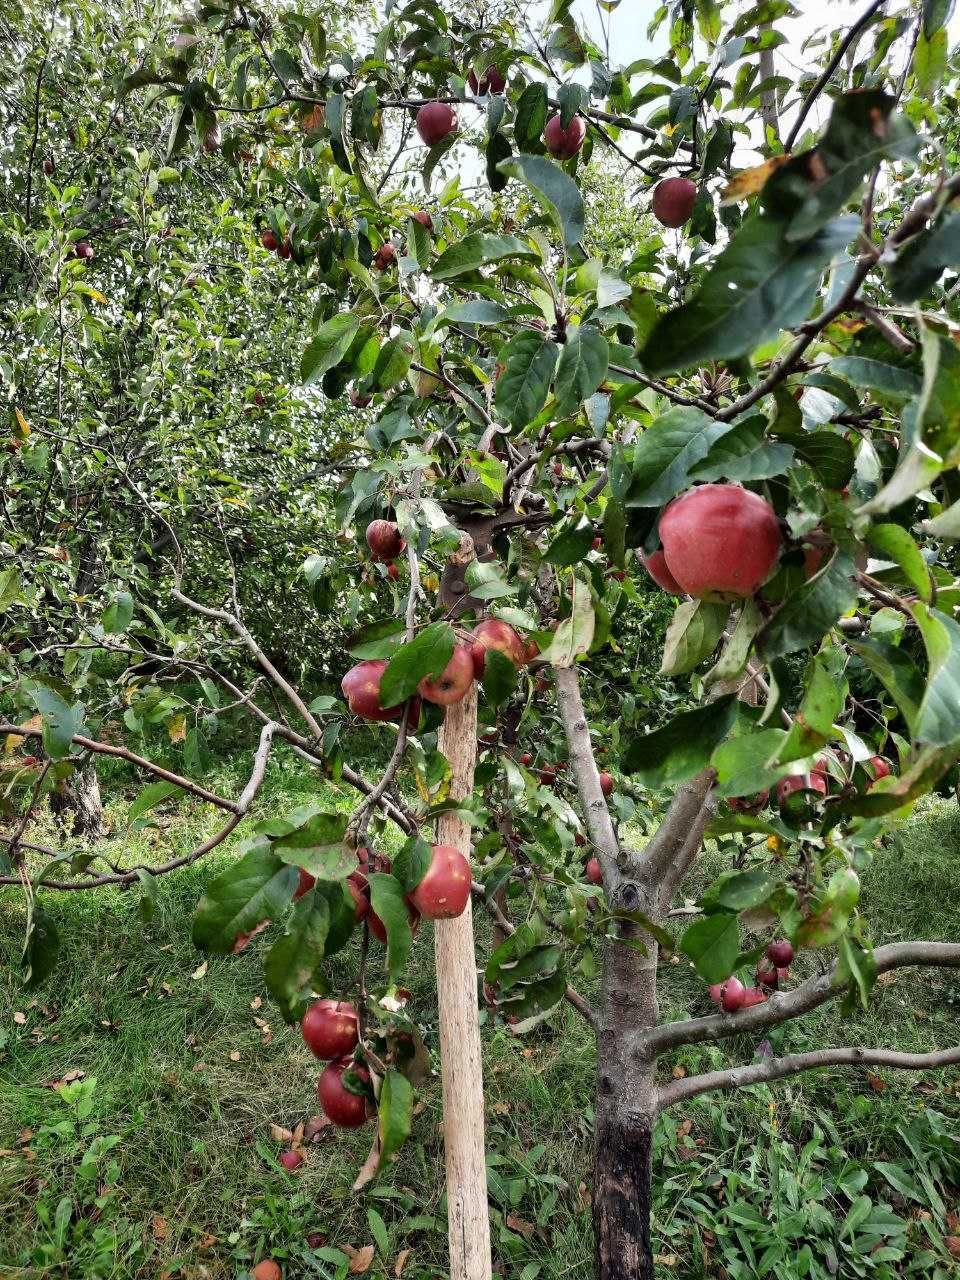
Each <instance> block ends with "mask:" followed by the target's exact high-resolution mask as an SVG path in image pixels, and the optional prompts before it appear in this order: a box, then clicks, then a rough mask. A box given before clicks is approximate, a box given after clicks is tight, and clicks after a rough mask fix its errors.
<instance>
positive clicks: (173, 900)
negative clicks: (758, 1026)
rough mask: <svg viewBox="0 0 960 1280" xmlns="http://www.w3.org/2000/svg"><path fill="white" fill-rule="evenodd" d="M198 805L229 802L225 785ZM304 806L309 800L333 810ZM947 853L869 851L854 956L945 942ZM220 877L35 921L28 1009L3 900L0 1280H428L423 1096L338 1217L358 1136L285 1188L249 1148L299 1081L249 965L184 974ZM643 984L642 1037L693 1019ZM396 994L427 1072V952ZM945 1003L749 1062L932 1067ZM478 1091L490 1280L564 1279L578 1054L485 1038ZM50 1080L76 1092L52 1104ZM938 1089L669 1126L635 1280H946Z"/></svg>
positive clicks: (899, 1008)
mask: <svg viewBox="0 0 960 1280" xmlns="http://www.w3.org/2000/svg"><path fill="white" fill-rule="evenodd" d="M221 782H222V785H223V787H224V789H228V788H230V787H231V786H233V785H235V784H236V778H233V777H232V776H231V769H230V766H229V763H227V764H226V765H224V777H223V779H222V780H221ZM329 790H330V795H329V796H328V797H327V796H325V797H324V799H329V800H330V802H331V803H336V804H339V805H343V804H345V803H347V802H348V801H347V798H346V797H345V795H344V793H343V792H336V791H335V790H334V789H333V788H329ZM308 796H309V797H315V796H316V783H315V781H314V780H313V779H312V778H307V777H306V776H305V775H303V774H301V773H300V772H299V770H298V769H297V768H296V767H295V766H293V765H287V766H285V765H284V764H283V763H282V762H278V763H277V764H274V765H271V770H270V774H269V776H268V781H267V785H266V787H265V790H264V793H263V796H262V798H261V801H260V806H261V808H262V810H263V811H264V812H277V811H280V810H282V809H283V808H289V807H292V806H293V805H294V804H296V803H299V802H301V801H303V800H304V799H306V798H307V797H308ZM198 830H199V826H198V822H197V820H195V819H194V820H192V821H190V822H180V823H177V824H176V825H174V826H172V827H171V828H170V829H169V830H167V831H166V832H165V833H164V836H163V838H164V840H165V841H166V842H169V843H172V844H174V845H177V846H179V845H183V846H185V847H186V846H188V843H189V842H190V841H191V840H192V839H193V838H194V837H195V836H196V835H197V833H198ZM117 838H118V840H120V839H121V838H122V839H125V840H126V842H127V843H128V844H131V843H132V844H133V845H134V846H135V847H134V848H133V849H131V850H130V853H134V854H144V853H146V852H148V850H147V849H146V848H141V847H139V846H153V845H154V844H155V842H156V840H157V838H158V837H157V833H155V832H151V831H149V830H148V831H145V832H141V833H138V834H137V835H135V836H132V837H129V838H128V837H121V836H118V837H117ZM958 849H960V814H958V812H957V809H956V807H955V806H952V805H951V806H947V805H942V806H939V807H936V808H934V809H932V810H931V811H930V812H929V813H927V814H925V815H924V816H922V817H920V818H916V819H914V820H913V822H911V824H909V825H908V826H906V827H904V828H903V829H902V830H901V832H900V833H899V834H898V836H897V837H896V839H895V840H894V841H892V842H891V843H890V844H889V846H888V847H886V848H885V849H883V850H880V851H878V853H877V856H876V861H875V865H874V867H873V868H872V870H871V872H870V873H869V874H868V875H867V876H866V877H865V885H866V891H867V892H866V903H865V906H866V911H867V914H868V916H869V918H870V919H871V921H872V924H873V928H874V932H875V940H876V941H884V940H890V939H895V938H901V937H903V938H905V937H911V936H917V937H927V938H956V937H958V936H960V893H958V889H960V865H958V862H957V857H956V855H957V851H958ZM153 852H154V857H156V849H155V848H154V850H153ZM229 857H230V851H229V847H228V848H227V849H226V850H225V851H224V852H223V853H221V854H218V855H215V857H213V858H211V859H208V860H207V861H206V862H204V863H201V864H199V865H198V866H196V867H194V868H190V869H188V870H186V871H184V872H182V873H178V874H177V875H175V876H169V877H167V878H166V879H165V880H163V881H161V882H160V884H159V885H158V891H157V902H156V910H155V914H154V916H153V918H152V919H151V920H149V921H147V922H144V921H143V920H142V919H141V917H140V911H139V900H140V893H139V891H138V890H136V891H132V892H126V893H124V892H118V891H113V890H108V891H104V892H101V893H99V894H97V895H91V894H58V895H54V894H50V895H47V897H48V902H50V903H51V908H52V910H53V911H54V912H55V915H56V920H57V924H58V927H59V929H60V932H61V935H62V938H63V950H64V954H63V958H62V961H61V965H60V968H59V969H58V971H57V973H56V976H55V978H54V979H53V980H52V981H51V982H50V983H48V984H47V985H46V986H44V987H43V988H41V989H40V990H39V991H38V992H36V993H32V994H31V993H25V992H24V991H23V989H22V987H21V985H20V982H19V977H18V974H17V964H16V961H17V959H18V948H19V945H20V937H21V935H22V928H23V909H22V901H21V898H20V895H19V894H18V893H17V892H15V891H12V890H10V891H5V892H4V893H3V894H2V896H0V948H2V951H3V953H4V954H5V958H6V959H7V960H8V961H9V964H8V966H7V968H6V970H5V973H4V977H3V987H2V1002H3V1010H2V1030H0V1148H2V1149H3V1152H4V1154H2V1155H0V1208H2V1212H0V1280H8V1277H9V1278H12V1277H17V1278H18V1280H26V1278H30V1280H33V1278H34V1277H47V1276H50V1277H68V1278H69V1280H100V1278H101V1277H102V1278H104V1280H106V1278H107V1277H111V1278H112V1277H123V1278H124V1280H127V1278H130V1280H133V1278H138V1280H139V1278H140V1277H143V1278H149V1280H160V1278H161V1277H164V1278H169V1280H179V1278H181V1277H182V1278H183V1280H187V1278H188V1277H190V1278H191V1280H194V1278H195V1280H201V1278H202V1280H226V1278H228V1277H229V1278H230V1280H240V1278H241V1277H244V1276H245V1275H246V1274H247V1269H248V1267H249V1266H250V1265H251V1263H252V1262H253V1261H254V1260H255V1259H257V1258H260V1257H264V1256H272V1257H275V1258H277V1259H279V1260H280V1261H281V1262H282V1263H283V1266H284V1276H285V1277H286V1280H291V1278H292V1277H299V1276H305V1277H307V1276H328V1277H332V1276H337V1275H342V1274H344V1272H345V1268H346V1261H345V1255H344V1253H343V1250H344V1249H346V1248H347V1247H349V1248H352V1249H360V1248H362V1247H363V1246H366V1245H372V1246H373V1247H374V1258H373V1261H372V1262H371V1264H370V1267H369V1270H368V1271H367V1274H368V1275H370V1276H386V1275H393V1274H394V1272H395V1268H396V1265H397V1262H398V1259H399V1258H401V1257H402V1255H403V1251H404V1250H409V1251H410V1252H409V1254H408V1255H407V1257H406V1263H405V1266H404V1268H403V1271H402V1274H403V1275H404V1276H405V1277H408V1278H412V1280H428V1278H429V1280H434V1278H435V1277H437V1276H441V1275H443V1274H445V1208H444V1204H443V1151H442V1145H441V1140H440V1131H439V1125H440V1111H439V1084H438V1082H436V1081H434V1082H431V1083H430V1084H429V1085H428V1086H427V1087H426V1088H425V1089H424V1090H422V1092H421V1097H420V1101H421V1104H422V1109H421V1110H420V1111H419V1113H418V1114H417V1116H416V1119H415V1127H414V1135H413V1138H412V1140H411V1141H410V1142H409V1143H408V1144H407V1146H406V1147H405V1148H404V1150H403V1152H402V1154H401V1156H400V1158H399V1160H398V1161H397V1163H396V1164H395V1165H394V1166H393V1167H392V1168H391V1170H390V1171H389V1173H388V1174H386V1175H385V1176H384V1177H383V1178H382V1179H381V1180H380V1181H379V1182H378V1183H376V1184H375V1185H374V1186H373V1187H372V1188H371V1189H368V1191H367V1192H365V1193H364V1194H362V1195H355V1194H352V1193H351V1191H350V1187H351V1183H352V1181H353V1178H354V1176H355V1173H356V1170H357V1168H358V1166H359V1165H360V1163H361V1162H362V1159H363V1157H364V1155H365V1154H366V1152H365V1145H366V1143H368V1142H369V1137H370V1134H369V1132H366V1131H364V1132H361V1134H360V1135H351V1134H345V1133H343V1132H336V1133H331V1132H330V1131H329V1130H324V1131H323V1132H322V1133H321V1135H320V1138H319V1141H318V1142H317V1143H316V1145H314V1146H312V1147H311V1149H310V1153H309V1156H308V1159H307V1161H306V1163H305V1165H304V1166H303V1167H302V1169H301V1170H300V1171H299V1172H298V1173H297V1174H295V1175H290V1174H288V1173H287V1172H286V1171H284V1170H283V1169H282V1168H281V1166H280V1165H279V1164H278V1162H277V1159H276V1156H277V1153H278V1151H279V1149H280V1148H279V1145H278V1143H277V1141H276V1140H274V1139H273V1138H272V1137H271V1125H280V1126H282V1127H286V1128H292V1127H294V1126H295V1125H296V1124H297V1123H298V1122H299V1121H301V1120H304V1119H306V1118H308V1117H309V1116H311V1115H313V1114H315V1112H316V1111H317V1107H316V1103H315V1097H314V1094H313V1086H314V1081H315V1079H316V1076H317V1064H316V1062H315V1061H314V1060H313V1059H312V1058H311V1056H310V1054H309V1053H308V1052H307V1051H306V1050H305V1048H304V1047H303V1046H302V1043H301V1042H300V1040H299V1037H298V1035H297V1034H296V1030H295V1029H294V1030H291V1029H289V1028H287V1027H285V1026H284V1024H283V1023H282V1021H281V1020H280V1018H279V1017H278V1016H277V1013H276V1010H275V1009H274V1008H272V1007H271V1005H270V1002H269V1000H268V999H267V998H266V995H265V991H264V986H263V978H262V967H261V956H262V951H263V949H264V946H265V945H267V944H265V943H264V941H263V940H262V939H257V940H256V941H255V942H254V943H253V944H252V945H251V946H250V947H249V948H248V949H247V950H246V951H245V952H243V953H242V954H240V955H238V956H234V957H228V958H224V959H219V958H212V959H210V961H209V963H208V964H207V965H206V967H205V968H203V967H202V966H201V960H202V957H200V956H199V955H198V953H197V952H196V950H195V949H194V947H193V945H192V943H191V941H190V936H189V923H190V913H191V911H192V909H193V907H194V905H195V904H196V901H197V899H198V898H199V896H200V893H201V892H202V887H203V884H204V882H205V881H206V880H207V879H208V878H209V877H210V875H211V873H212V870H213V869H214V866H215V865H217V862H218V861H219V862H222V861H225V860H227V859H229ZM480 927H481V934H482V936H481V938H480V948H481V953H482V954H484V955H485V954H486V953H487V952H488V950H489V946H488V938H487V937H486V936H485V925H481V926H480ZM354 964H355V954H354V953H352V952H348V953H346V954H345V956H344V957H342V958H338V961H337V964H336V966H335V968H334V971H333V973H332V980H333V985H334V987H335V988H337V987H342V988H343V989H344V990H346V989H348V988H349V985H350V982H351V975H352V973H353V971H354V970H353V966H354ZM662 974H663V981H662V988H663V995H662V1012H663V1016H664V1017H679V1016H683V1015H684V1014H685V1013H686V1012H688V1011H689V1012H694V1011H697V1010H702V1009H703V1008H704V1003H703V991H702V985H701V984H700V983H699V980H698V979H697V978H696V977H695V975H693V973H692V972H691V971H690V969H689V968H688V967H687V966H686V964H681V963H671V962H670V961H666V962H664V964H663V966H662ZM410 985H411V989H412V991H413V1006H414V1007H415V1008H416V1009H417V1010H418V1011H419V1017H420V1019H421V1021H422V1023H423V1026H424V1030H425V1032H426V1036H427V1042H428V1044H429V1045H430V1046H431V1048H433V1049H435V1047H436V1039H435V1034H434V1024H435V1002H434V991H433V978H432V946H431V937H430V932H429V928H428V927H425V928H424V929H423V930H422V931H421V934H420V938H419V941H418V943H417V946H416V949H415V954H414V965H413V967H412V972H411V975H410ZM958 1002H960V984H958V982H957V980H956V978H954V977H953V976H952V975H950V974H942V973H939V972H937V971H932V972H927V973H924V974H919V973H906V972H905V973H902V974H898V975H896V977H895V979H894V980H893V981H892V982H890V983H885V984H883V985H882V986H881V987H880V988H879V990H878V992H877V997H876V1000H875V1003H874V1005H873V1006H872V1007H871V1009H870V1010H869V1011H868V1012H867V1013H865V1014H860V1015H857V1017H856V1018H853V1019H851V1018H848V1017H845V1016H844V1015H843V1014H842V1013H841V1012H840V1011H839V1010H838V1009H836V1008H831V1009H828V1010H823V1011H820V1012H818V1013H817V1014H815V1015H813V1016H812V1017H811V1018H808V1019H806V1020H805V1021H804V1022H803V1023H802V1024H799V1025H794V1026H792V1027H789V1028H786V1029H782V1030H781V1031H779V1032H778V1033H777V1037H778V1038H775V1037H772V1039H774V1044H775V1047H776V1048H777V1049H781V1048H783V1049H791V1050H792V1049H800V1048H803V1047H812V1046H815V1045H817V1044H819V1043H854V1042H861V1043H867V1044H886V1045H891V1046H897V1047H903V1048H917V1049H926V1048H932V1047H935V1046H942V1045H947V1044H950V1043H956V1042H957V1037H958V1035H960V1014H958ZM21 1015H22V1016H21ZM754 1047H755V1046H754V1045H752V1044H746V1043H743V1044H740V1043H736V1042H735V1043H733V1044H732V1045H728V1046H726V1047H725V1048H724V1049H722V1050H721V1049H717V1048H713V1047H707V1048H702V1049H701V1048H697V1049H687V1050H684V1051H682V1052H680V1053H678V1054H677V1055H676V1056H675V1057H674V1058H672V1059H671V1060H670V1061H669V1062H667V1063H665V1069H666V1070H668V1071H669V1070H670V1069H676V1070H677V1071H687V1072H692V1071H694V1070H699V1069H702V1068H703V1067H705V1066H708V1065H712V1064H714V1063H719V1062H720V1061H722V1060H724V1058H725V1057H726V1055H728V1054H732V1055H734V1056H735V1057H738V1058H739V1059H740V1060H742V1061H749V1060H750V1059H751V1057H752V1055H753V1052H754ZM484 1070H485V1079H486V1091H487V1102H488V1117H489V1128H488V1155H489V1161H490V1169H491V1196H492V1207H493V1210H494V1214H493V1230H494V1249H495V1256H496V1269H497V1272H498V1274H499V1275H500V1276H502V1277H503V1278H504V1280H507V1278H508V1277H509V1278H510V1280H515V1278H519V1280H537V1278H539V1280H559V1278H560V1277H579V1276H583V1275H585V1274H588V1273H589V1269H590V1256H591V1238H590V1224H589V1215H588V1212H587V1196H588V1192H587V1186H588V1184H589V1179H590V1144H591V1136H590V1131H591V1115H592V1113H591V1105H592V1104H591V1095H592V1085H593V1071H594V1052H593V1046H592V1042H591V1040H590V1037H589V1036H588V1035H587V1034H586V1032H585V1029H584V1027H583V1025H582V1024H581V1023H580V1021H579V1019H577V1017H576V1015H575V1014H574V1013H573V1011H572V1010H569V1009H568V1008H566V1007H562V1008H561V1009H559V1010H558V1011H557V1013H556V1015H555V1016H554V1018H553V1019H552V1021H551V1022H550V1023H549V1024H547V1025H546V1026H545V1027H542V1028H540V1029H539V1030H538V1031H537V1032H536V1033H534V1034H533V1036H531V1037H530V1038H528V1039H527V1040H518V1039H516V1038H514V1037H513V1036H511V1035H509V1034H507V1033H506V1032H505V1031H504V1030H503V1029H502V1028H496V1027H492V1026H491V1027H487V1028H486V1030H485V1037H484ZM74 1073H82V1075H81V1074H77V1075H76V1078H74V1079H73V1080H72V1082H69V1081H70V1078H71V1076H72V1075H74ZM65 1079H66V1080H67V1081H68V1083H67V1084H66V1085H62V1084H61V1086H60V1087H59V1088H58V1089H54V1088H51V1087H50V1086H51V1085H52V1084H55V1083H57V1082H62V1081H64V1080H65ZM956 1083H957V1077H956V1074H955V1073H953V1074H943V1075H940V1076H936V1077H930V1078H929V1079H927V1080H921V1079H920V1078H917V1077H913V1076H904V1075H896V1074H894V1073H878V1074H877V1075H875V1076H868V1075H866V1074H865V1073H853V1072H847V1073H832V1074H828V1073H823V1074H813V1075H808V1076H805V1077H801V1078H797V1079H794V1080H792V1081H788V1082H785V1083H783V1084H781V1085H779V1086H777V1087H775V1088H772V1089H769V1090H768V1089H754V1090H751V1091H749V1092H748V1093H742V1094H739V1095H737V1096H735V1097H719V1096H713V1097H711V1096H706V1097H703V1098H700V1099H697V1100H696V1101H695V1102H693V1103H692V1104H690V1105H689V1106H688V1107H687V1108H685V1109H684V1110H683V1112H682V1113H680V1112H677V1113H670V1114H669V1115H668V1116H666V1117H665V1118H664V1120H663V1121H662V1122H661V1124H660V1126H659V1130H658V1139H657V1156H656V1161H657V1164H656V1177H657V1206H656V1241H655V1247H656V1249H657V1252H658V1256H659V1258H660V1264H659V1269H658V1275H659V1274H662V1276H663V1277H668V1276H669V1277H683V1278H684V1280H687V1278H688V1277H689V1278H691V1280H696V1278H698V1277H708V1276H718V1277H720V1276H725V1277H730V1278H731V1280H740V1278H741V1277H742V1278H743V1280H746V1278H747V1277H752V1276H762V1275H765V1274H769V1275H771V1276H774V1275H775V1276H777V1277H780V1276H783V1277H787V1278H788V1280H792V1277H793V1276H797V1277H800V1276H807V1275H809V1276H811V1277H820V1276H822V1277H824V1280H826V1277H827V1276H828V1275H834V1274H837V1275H840V1276H843V1277H847V1276H849V1277H853V1276H869V1277H876V1278H878V1280H884V1278H885V1277H887V1276H889V1277H894V1276H902V1275H909V1276H922V1277H925V1278H926V1280H940V1277H944V1278H945V1277H947V1276H948V1275H951V1274H954V1273H953V1272H952V1270H951V1265H952V1264H951V1259H950V1253H949V1245H948V1244H947V1243H944V1241H945V1240H947V1238H949V1237H954V1236H960V1226H958V1225H957V1222H956V1220H955V1219H953V1218H952V1217H951V1216H950V1215H951V1212H952V1210H951V1197H953V1202H954V1203H955V1201H956V1187H957V1185H958V1184H960V1141H958V1135H960V1106H958V1102H957V1091H956ZM26 1131H28V1132H26ZM851 1214H852V1215H853V1217H852V1218H851ZM857 1215H859V1218H858V1217H857ZM312 1232H319V1233H321V1234H322V1235H323V1236H324V1237H325V1243H324V1245H323V1246H322V1247H320V1248H319V1249H313V1248H311V1247H310V1246H309V1245H308V1244H307V1241H306V1237H307V1235H308V1234H309V1233H312ZM958 1243H960V1242H958ZM805 1249H807V1250H809V1251H810V1256H809V1259H805V1256H804V1250H805ZM338 1259H339V1261H338Z"/></svg>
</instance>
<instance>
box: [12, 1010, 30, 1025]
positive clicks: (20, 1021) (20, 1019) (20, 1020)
mask: <svg viewBox="0 0 960 1280" xmlns="http://www.w3.org/2000/svg"><path fill="white" fill-rule="evenodd" d="M13 1020H14V1022H15V1023H16V1024H17V1026H18V1027H22V1026H23V1025H24V1023H25V1022H26V1021H27V1015H26V1014H25V1013H21V1012H20V1010H19V1009H18V1010H17V1012H16V1013H15V1014H14V1015H13Z"/></svg>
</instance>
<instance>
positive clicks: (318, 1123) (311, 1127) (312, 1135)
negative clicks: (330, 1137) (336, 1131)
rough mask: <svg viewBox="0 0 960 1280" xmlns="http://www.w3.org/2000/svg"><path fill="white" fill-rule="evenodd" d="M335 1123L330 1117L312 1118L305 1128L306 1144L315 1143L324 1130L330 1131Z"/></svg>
mask: <svg viewBox="0 0 960 1280" xmlns="http://www.w3.org/2000/svg"><path fill="white" fill-rule="evenodd" d="M332 1124H333V1121H332V1120H331V1119H330V1117H329V1116H311V1117H310V1119H309V1120H308V1121H307V1122H306V1124H305V1125H304V1126H303V1138H304V1141H305V1142H313V1141H314V1140H315V1139H316V1138H318V1137H319V1136H320V1134H321V1133H322V1132H323V1130H324V1129H329V1127H330V1125H332Z"/></svg>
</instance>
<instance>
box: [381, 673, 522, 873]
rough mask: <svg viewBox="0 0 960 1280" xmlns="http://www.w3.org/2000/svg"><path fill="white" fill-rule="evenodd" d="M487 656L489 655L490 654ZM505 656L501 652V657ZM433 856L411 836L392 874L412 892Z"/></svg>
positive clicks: (421, 842)
mask: <svg viewBox="0 0 960 1280" xmlns="http://www.w3.org/2000/svg"><path fill="white" fill-rule="evenodd" d="M490 652H491V653H498V652H499V650H490ZM487 656H488V657H489V654H488V655H487ZM503 656H504V655H503V654H502V653H501V654H500V657H501V658H502V657H503ZM512 665H513V664H512V663H511V666H512ZM438 754H439V753H438ZM432 856H433V850H432V847H431V846H430V845H429V844H428V843H427V841H426V840H423V839H422V838H421V837H420V836H410V837H409V838H408V839H407V840H406V841H405V842H404V845H403V847H402V849H401V850H400V852H399V853H398V854H397V856H396V857H395V858H394V860H393V868H392V874H393V876H394V878H395V879H397V880H399V881H400V884H401V885H402V886H403V889H404V892H405V893H412V892H413V891H414V889H415V888H416V887H417V885H418V884H419V883H420V881H421V880H422V879H423V877H424V876H425V875H426V874H427V871H428V870H429V867H430V859H431V858H432Z"/></svg>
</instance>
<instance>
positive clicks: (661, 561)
mask: <svg viewBox="0 0 960 1280" xmlns="http://www.w3.org/2000/svg"><path fill="white" fill-rule="evenodd" d="M640 560H641V563H642V564H643V567H644V568H645V569H646V571H647V573H649V575H650V577H651V578H652V579H653V580H654V582H655V583H656V584H657V586H658V587H662V588H663V590H664V591H669V593H670V594H671V595H672V596H682V595H683V593H684V592H683V587H681V585H680V583H679V582H677V580H676V578H674V576H673V574H672V573H671V572H670V570H669V569H668V568H667V557H666V556H665V555H664V554H663V548H662V547H658V548H657V550H656V551H652V552H651V553H650V555H641V556H640Z"/></svg>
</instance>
